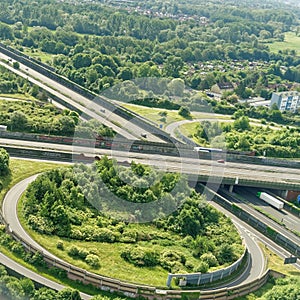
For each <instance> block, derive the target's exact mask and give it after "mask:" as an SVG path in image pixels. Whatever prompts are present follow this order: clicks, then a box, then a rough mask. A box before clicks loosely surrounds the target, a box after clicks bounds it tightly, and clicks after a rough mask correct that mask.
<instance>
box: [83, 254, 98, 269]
mask: <svg viewBox="0 0 300 300" xmlns="http://www.w3.org/2000/svg"><path fill="white" fill-rule="evenodd" d="M85 262H86V263H87V264H88V265H90V266H91V267H92V268H93V269H98V268H99V267H100V259H99V257H98V256H97V255H95V254H88V255H87V256H86V258H85Z"/></svg>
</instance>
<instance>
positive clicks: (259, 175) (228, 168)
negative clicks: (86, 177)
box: [0, 139, 300, 190]
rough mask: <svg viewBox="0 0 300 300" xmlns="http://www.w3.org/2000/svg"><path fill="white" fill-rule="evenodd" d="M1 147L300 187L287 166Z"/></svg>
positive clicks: (42, 145)
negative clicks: (43, 151)
mask: <svg viewBox="0 0 300 300" xmlns="http://www.w3.org/2000/svg"><path fill="white" fill-rule="evenodd" d="M0 145H2V146H4V147H5V146H20V147H22V148H24V147H28V148H29V147H31V148H32V147H34V148H40V149H44V150H46V149H52V150H56V151H63V152H69V153H83V154H85V155H87V156H91V157H93V156H95V155H99V156H101V155H104V154H107V155H108V156H111V157H113V158H115V159H117V160H118V161H124V160H127V161H129V162H130V161H132V160H137V161H139V162H140V163H144V164H149V165H152V166H156V167H158V168H160V169H163V170H166V171H174V172H180V173H183V174H193V175H208V176H210V179H213V178H216V177H218V178H221V179H223V178H238V179H239V180H241V179H246V180H254V181H257V182H262V183H264V182H268V183H281V184H283V185H286V186H287V188H288V185H289V184H295V185H298V187H299V190H300V170H299V169H292V171H291V169H289V168H287V167H279V166H268V165H255V164H244V163H236V162H226V163H219V162H217V160H204V159H199V158H197V154H196V153H195V155H194V157H185V156H184V153H182V157H174V156H164V155H158V154H145V153H137V152H125V151H118V150H117V149H115V150H107V149H106V150H104V149H98V148H96V149H95V148H92V147H91V148H89V147H82V146H72V145H62V144H50V143H41V142H31V141H23V140H22V141H19V140H11V139H0Z"/></svg>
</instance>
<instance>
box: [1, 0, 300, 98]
mask: <svg viewBox="0 0 300 300" xmlns="http://www.w3.org/2000/svg"><path fill="white" fill-rule="evenodd" d="M0 5H1V6H0V7H1V14H0V21H2V22H4V23H6V24H1V26H0V37H2V38H3V39H9V40H11V41H13V42H14V43H15V44H16V46H17V47H18V48H19V49H22V47H26V48H27V49H28V48H30V49H31V51H32V52H35V51H37V49H39V50H42V51H44V52H47V53H49V54H52V55H55V56H54V58H53V61H52V62H49V63H52V64H53V65H54V66H55V67H56V68H57V69H58V72H59V73H61V74H63V75H65V76H67V77H68V78H70V79H71V80H73V81H75V82H76V83H78V84H80V85H83V86H85V87H87V88H89V89H91V90H93V91H95V92H100V91H101V90H103V89H105V88H107V87H110V86H112V85H114V84H116V83H118V82H120V81H124V80H130V79H132V78H136V77H170V78H174V77H175V78H177V77H181V78H182V79H184V81H185V83H186V84H188V85H190V86H192V87H193V88H197V89H207V88H210V87H211V86H212V85H213V84H214V83H216V82H224V81H226V80H228V79H229V80H230V79H232V80H234V81H235V82H237V83H238V84H240V83H241V88H239V89H237V90H236V93H237V95H238V96H240V97H246V96H248V95H249V93H254V94H257V95H259V94H262V95H264V94H265V89H266V88H268V84H267V82H266V81H265V82H263V84H262V80H259V79H263V78H264V74H259V77H257V78H254V82H253V83H252V85H253V87H254V90H253V89H251V90H250V89H249V87H248V86H247V85H246V82H247V81H245V80H244V79H245V75H244V74H242V73H238V72H236V71H235V72H233V73H234V74H230V72H228V70H227V72H228V74H226V76H224V72H222V71H217V70H214V71H213V72H204V74H203V70H202V68H201V63H202V62H210V61H222V62H225V61H226V62H229V64H231V63H232V62H233V61H236V60H241V61H245V60H246V61H267V62H269V61H270V62H271V61H272V62H274V63H275V64H276V63H279V64H281V65H284V66H286V67H289V68H291V69H290V70H288V71H286V72H284V73H283V74H282V77H283V78H282V80H293V79H294V80H295V81H298V76H297V70H296V69H297V68H296V67H297V66H298V65H299V59H298V58H297V57H296V56H295V55H294V54H295V53H290V52H286V53H283V52H281V53H278V54H274V53H270V52H269V50H268V47H267V46H266V44H265V42H266V41H275V40H283V38H284V32H286V31H288V30H290V29H291V27H292V26H295V25H297V17H296V15H295V11H297V12H298V10H297V9H295V10H294V11H291V9H290V8H289V6H285V7H284V8H282V9H281V10H279V9H278V7H277V6H276V3H270V5H269V6H267V7H263V6H261V5H259V4H257V6H256V7H252V6H253V3H252V2H251V1H246V3H245V6H246V7H241V6H240V5H238V4H237V3H236V2H234V3H232V4H231V5H230V6H228V5H226V6H225V5H220V4H219V3H218V4H217V3H215V2H214V1H208V2H207V1H205V2H204V1H201V2H200V3H197V5H193V6H191V5H190V4H188V3H181V4H179V5H177V4H176V3H174V2H172V3H169V4H168V5H166V4H164V3H161V2H156V3H152V2H151V4H149V3H143V5H145V8H149V9H150V10H153V11H160V12H164V11H165V12H167V11H169V12H170V11H173V13H174V12H176V13H175V15H173V17H170V16H169V17H165V18H158V17H149V16H144V15H142V14H138V13H134V12H130V10H129V11H125V10H122V9H118V10H116V8H110V7H108V6H107V5H102V4H101V3H93V4H91V3H89V5H87V4H86V3H80V2H78V3H76V5H72V4H70V3H67V2H63V3H49V2H48V1H46V0H39V1H35V2H32V1H28V0H27V1H23V2H22V7H21V6H20V5H21V4H19V3H17V2H15V1H1V2H0ZM139 5H141V3H139ZM149 5H150V6H149ZM248 7H251V9H248ZM171 14H172V13H171ZM182 14H186V15H187V16H192V17H191V18H187V20H185V22H181V21H179V16H180V15H182ZM195 15H198V16H199V15H200V16H203V17H205V18H207V20H208V21H207V23H205V25H203V24H201V22H199V20H198V19H197V18H196V19H195V18H193V16H195ZM7 24H8V25H7ZM28 26H29V27H33V28H31V29H30V30H29V29H28V28H29V27H28ZM79 34H81V35H79ZM82 34H83V35H82ZM295 68H296V69H295ZM272 71H274V72H273V73H270V75H274V76H275V75H276V72H275V70H270V72H272ZM265 74H268V73H267V72H266V73H265ZM187 75H188V76H187ZM276 76H277V75H276ZM269 83H270V80H269Z"/></svg>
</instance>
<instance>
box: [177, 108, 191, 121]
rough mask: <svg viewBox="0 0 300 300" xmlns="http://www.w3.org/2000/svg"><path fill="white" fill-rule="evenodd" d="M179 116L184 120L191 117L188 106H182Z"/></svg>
mask: <svg viewBox="0 0 300 300" xmlns="http://www.w3.org/2000/svg"><path fill="white" fill-rule="evenodd" d="M178 114H179V115H180V116H182V117H184V118H190V117H191V112H190V110H189V108H188V107H186V106H181V107H180V109H179V111H178Z"/></svg>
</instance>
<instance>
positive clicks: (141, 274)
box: [19, 206, 188, 287]
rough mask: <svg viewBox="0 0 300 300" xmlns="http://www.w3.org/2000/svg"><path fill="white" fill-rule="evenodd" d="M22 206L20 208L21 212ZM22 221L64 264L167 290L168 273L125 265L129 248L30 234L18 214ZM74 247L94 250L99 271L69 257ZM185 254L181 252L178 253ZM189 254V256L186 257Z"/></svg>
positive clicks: (120, 244) (159, 248) (120, 245)
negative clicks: (60, 245) (125, 254)
mask: <svg viewBox="0 0 300 300" xmlns="http://www.w3.org/2000/svg"><path fill="white" fill-rule="evenodd" d="M20 209H21V206H19V210H20ZM19 216H20V220H21V223H22V226H23V227H24V228H25V230H26V231H27V232H28V233H29V234H30V235H31V236H32V237H33V238H34V239H35V240H36V241H38V242H39V244H40V245H42V246H43V247H45V248H46V249H48V250H49V251H50V252H51V253H53V254H54V255H56V256H58V257H60V258H61V259H63V260H64V261H67V262H69V263H70V264H73V265H76V266H77V267H79V268H82V269H85V270H88V271H90V272H93V273H96V274H100V275H104V276H108V277H112V278H118V279H120V280H123V281H129V282H134V283H140V284H150V285H155V286H161V287H165V285H166V280H167V276H168V271H166V270H164V269H163V268H162V267H147V268H146V267H145V268H139V267H135V266H133V265H132V264H130V263H128V262H126V261H125V260H124V259H122V258H121V256H120V255H121V253H122V250H123V249H124V248H126V246H127V244H124V243H112V244H110V243H99V242H86V241H75V240H70V239H69V240H68V239H62V238H58V237H56V236H49V235H41V234H38V233H36V232H35V231H33V230H31V229H30V228H29V227H28V226H26V222H25V220H24V219H23V218H22V217H21V214H20V212H19ZM58 241H62V242H63V245H64V250H60V249H57V247H56V245H57V242H58ZM71 246H77V247H78V248H83V249H88V250H91V249H93V253H96V254H97V255H98V256H99V258H100V265H101V267H100V268H99V269H93V268H91V267H90V266H89V265H88V264H86V263H85V262H84V261H83V260H79V259H74V258H72V257H70V256H69V255H68V253H67V251H68V249H69V248H70V247H71ZM156 248H157V251H158V252H160V251H162V250H163V247H161V246H159V245H156ZM178 250H182V248H180V249H178ZM187 254H188V253H187Z"/></svg>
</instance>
